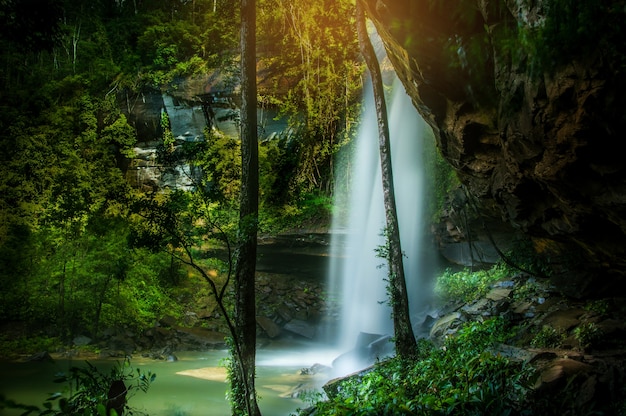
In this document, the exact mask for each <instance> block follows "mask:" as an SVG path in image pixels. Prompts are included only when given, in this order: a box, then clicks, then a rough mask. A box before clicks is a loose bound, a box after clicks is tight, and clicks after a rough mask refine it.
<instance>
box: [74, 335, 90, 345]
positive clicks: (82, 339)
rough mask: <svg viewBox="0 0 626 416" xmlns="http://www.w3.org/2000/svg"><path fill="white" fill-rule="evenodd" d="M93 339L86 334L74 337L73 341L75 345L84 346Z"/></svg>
mask: <svg viewBox="0 0 626 416" xmlns="http://www.w3.org/2000/svg"><path fill="white" fill-rule="evenodd" d="M91 341H92V339H91V338H89V337H87V336H85V335H79V336H77V337H74V339H73V340H72V342H73V343H74V345H76V346H77V347H82V346H85V345H89V344H91Z"/></svg>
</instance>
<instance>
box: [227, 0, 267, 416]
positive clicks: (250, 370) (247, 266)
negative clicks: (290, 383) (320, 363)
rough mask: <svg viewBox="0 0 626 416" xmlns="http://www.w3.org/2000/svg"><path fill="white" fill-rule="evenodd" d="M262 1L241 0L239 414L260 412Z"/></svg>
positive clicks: (237, 270)
mask: <svg viewBox="0 0 626 416" xmlns="http://www.w3.org/2000/svg"><path fill="white" fill-rule="evenodd" d="M256 104H257V100H256V1H255V0H241V157H242V163H241V165H242V172H241V204H240V208H239V250H238V253H237V260H236V265H235V285H236V287H235V311H234V321H235V327H236V331H237V335H238V336H237V340H238V342H239V346H238V351H239V354H234V355H233V359H234V361H235V362H234V367H233V371H232V377H233V380H232V381H231V383H232V385H233V404H232V406H233V414H237V415H241V414H246V415H248V416H257V415H260V414H261V412H260V410H259V407H258V404H257V400H256V391H255V385H254V381H255V380H254V379H255V354H256V303H255V288H254V277H255V270H256V251H257V228H258V224H257V223H258V210H259V154H258V151H259V149H258V142H257V116H256V107H257V105H256Z"/></svg>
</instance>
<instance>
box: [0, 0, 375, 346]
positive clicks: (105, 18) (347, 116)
mask: <svg viewBox="0 0 626 416" xmlns="http://www.w3.org/2000/svg"><path fill="white" fill-rule="evenodd" d="M37 4H39V2H37ZM3 6H5V5H4V4H3ZM32 6H33V5H29V3H28V2H22V1H20V2H7V4H6V7H7V8H9V10H8V11H7V12H3V15H2V19H3V27H4V29H3V38H2V43H3V48H2V50H3V53H2V54H3V79H2V129H1V130H2V155H3V163H2V174H1V175H0V176H1V177H2V195H3V199H2V231H1V235H2V241H3V244H2V267H1V269H2V282H3V285H4V290H3V291H2V302H1V304H2V316H3V317H5V319H8V320H18V321H26V322H29V323H31V324H35V323H37V325H38V327H40V328H48V329H52V328H54V332H55V333H56V334H58V335H59V336H60V337H61V339H71V338H72V337H73V336H75V335H76V334H81V333H85V334H89V335H91V336H95V337H97V336H98V334H99V332H100V331H101V330H102V329H103V328H107V327H111V326H127V325H130V326H137V327H139V328H140V327H142V326H145V325H149V324H150V322H152V321H153V320H154V319H155V318H157V317H158V316H159V314H160V313H162V312H163V311H165V310H167V311H170V313H175V311H176V310H177V306H176V304H175V303H176V302H175V301H173V300H172V296H173V295H172V290H174V289H175V287H176V286H177V283H178V281H179V280H180V275H181V273H184V272H183V270H182V268H181V267H182V265H181V264H180V262H179V261H177V260H176V258H175V257H172V255H171V253H168V251H167V247H168V246H167V244H168V242H171V241H167V238H168V236H167V235H158V233H153V232H148V231H157V230H148V228H149V227H150V224H151V223H155V222H156V221H157V220H158V219H157V218H153V217H154V216H156V215H157V214H156V211H155V210H153V211H152V213H148V214H146V210H148V209H150V208H151V205H150V204H155V206H158V207H160V208H162V209H164V210H165V209H171V210H183V211H186V210H188V209H193V210H194V212H185V215H188V216H189V218H188V220H189V222H188V224H181V225H180V226H183V225H188V226H192V225H193V224H192V222H193V219H194V216H200V217H202V216H206V218H208V219H210V221H213V222H215V223H216V224H215V225H216V226H217V225H219V227H220V228H221V229H222V230H223V231H224V232H225V233H231V235H229V238H231V237H232V233H233V227H234V225H235V223H234V222H233V221H234V219H235V217H236V215H235V209H236V204H237V198H238V192H239V189H240V179H239V177H240V170H241V162H240V161H239V156H238V149H239V144H238V141H237V140H235V138H232V137H221V136H215V133H213V132H210V131H207V132H206V135H207V138H206V141H204V142H202V143H193V144H191V145H190V146H189V148H187V149H180V150H178V151H177V152H176V154H173V153H170V152H169V149H170V147H169V146H172V143H173V140H174V138H173V137H172V136H171V133H169V135H168V123H167V120H166V119H164V120H162V123H161V124H162V125H161V126H160V127H161V128H162V138H161V140H162V146H161V147H162V150H163V151H162V152H161V154H160V155H161V159H162V160H161V161H160V163H162V164H167V163H175V159H176V158H185V159H187V160H190V163H193V165H194V166H197V167H199V168H200V170H201V172H202V175H203V176H202V177H200V178H197V180H198V184H199V185H200V184H201V185H200V186H202V187H203V189H205V190H206V193H205V192H203V195H201V196H197V198H198V200H195V199H194V198H196V196H195V195H189V194H184V193H181V192H176V191H173V192H170V193H159V194H158V195H157V194H152V193H149V192H144V191H143V190H142V189H133V188H132V187H131V186H130V185H129V183H128V181H127V180H126V179H125V175H126V173H127V172H126V171H125V167H127V166H128V162H127V161H128V159H129V158H132V157H133V147H134V146H135V145H136V143H137V141H138V140H142V138H138V137H137V134H136V129H135V128H134V127H133V126H132V125H131V124H130V122H129V114H128V113H125V111H126V106H125V104H124V101H126V100H129V99H136V98H135V97H136V96H137V95H140V94H142V93H143V92H144V91H145V90H150V89H154V90H157V91H160V90H167V89H168V88H170V87H171V86H172V85H173V81H175V80H176V79H178V78H180V77H188V76H192V75H194V74H199V73H204V72H208V71H211V70H215V69H216V68H220V69H222V71H223V72H226V73H230V75H229V76H230V77H232V79H230V80H228V82H229V83H231V84H233V85H234V84H236V83H237V82H238V72H237V71H236V70H235V69H234V68H235V66H236V65H237V59H238V56H239V52H238V31H239V23H238V17H237V16H238V10H237V7H238V5H237V3H236V2H220V1H217V0H216V1H193V2H191V1H179V0H175V1H170V2H168V1H164V2H137V1H135V2H130V1H126V2H124V1H122V2H115V1H101V2H92V1H89V2H80V1H69V2H57V1H49V2H47V3H46V4H44V5H43V6H42V7H32ZM350 7H351V6H350V5H349V4H348V2H328V4H327V5H326V4H321V3H320V4H316V5H311V6H310V8H298V10H295V9H293V7H292V6H290V5H289V4H287V2H282V1H276V2H274V1H268V2H266V3H261V4H259V13H258V19H259V22H258V26H259V27H260V28H264V30H263V31H260V33H259V41H258V43H259V46H258V49H259V64H258V65H259V66H262V67H263V68H264V72H263V77H264V78H263V80H262V83H261V85H260V87H259V100H260V101H262V102H263V103H266V105H268V106H273V107H276V108H277V109H278V110H279V111H280V113H281V114H283V115H284V117H287V118H289V119H290V120H291V121H290V125H291V126H292V128H293V129H294V130H296V131H297V133H296V134H295V135H294V137H296V138H295V139H292V138H291V137H287V136H285V137H281V138H278V139H276V140H271V141H266V140H263V138H262V137H260V140H262V141H263V143H262V146H261V155H260V166H261V167H260V169H261V184H260V188H261V190H260V195H261V197H260V204H261V206H262V209H261V213H262V214H261V215H262V216H263V217H262V218H261V220H260V221H261V223H260V229H261V232H270V233H271V232H276V231H280V230H281V229H284V228H288V227H294V226H297V225H299V224H305V223H307V222H308V223H311V224H314V223H315V222H320V223H325V222H328V221H329V201H330V199H331V198H332V183H333V166H332V162H333V156H334V155H336V154H337V152H338V151H339V149H341V148H342V147H345V146H349V143H350V139H351V135H352V134H353V131H352V130H353V128H352V125H353V124H355V120H356V117H357V113H358V111H359V101H358V97H359V90H360V88H361V75H362V71H363V69H362V65H361V63H360V62H359V61H358V59H357V56H356V52H355V50H356V49H357V48H356V47H355V42H356V38H355V34H354V33H353V30H352V29H351V27H352V26H351V25H350V23H349V21H346V20H342V19H349V16H350V14H349V13H347V12H346V11H347V10H349V9H350ZM11 9H12V10H11ZM33 10H36V12H34V13H33ZM24 33H26V34H27V35H26V36H24V35H23V34H24ZM304 38H306V40H304ZM302 45H306V48H304V47H303V46H302ZM229 71H230V72H229ZM301 74H304V75H303V76H301ZM279 86H282V87H279ZM129 97H130V98H129ZM152 139H153V138H145V137H144V138H143V140H152ZM168 140H169V142H168ZM183 153H184V154H183ZM191 158H193V160H191ZM203 204H204V205H203ZM195 210H197V211H195ZM202 210H206V211H202ZM143 214H146V215H143ZM162 215H167V214H165V213H163V214H162ZM170 215H173V214H170ZM150 216H152V217H150ZM16 276H19V278H16Z"/></svg>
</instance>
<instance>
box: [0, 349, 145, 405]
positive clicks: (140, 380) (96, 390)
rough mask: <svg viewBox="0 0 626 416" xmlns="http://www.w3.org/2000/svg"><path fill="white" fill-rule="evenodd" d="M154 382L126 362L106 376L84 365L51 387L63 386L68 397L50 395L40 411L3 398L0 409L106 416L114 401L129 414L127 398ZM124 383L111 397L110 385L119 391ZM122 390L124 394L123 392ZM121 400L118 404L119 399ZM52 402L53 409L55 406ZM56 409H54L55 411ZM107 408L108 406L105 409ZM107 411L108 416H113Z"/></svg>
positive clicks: (91, 366)
mask: <svg viewBox="0 0 626 416" xmlns="http://www.w3.org/2000/svg"><path fill="white" fill-rule="evenodd" d="M155 379H156V374H154V373H152V372H150V371H148V372H147V373H143V372H141V370H140V369H136V370H133V369H132V367H131V366H130V360H128V359H127V360H125V361H124V362H123V363H118V364H117V365H116V366H114V367H113V368H112V369H111V371H110V372H109V374H106V373H103V372H102V371H101V370H99V369H98V368H96V367H95V366H94V365H92V364H91V363H89V362H87V366H86V367H72V368H70V369H69V371H68V373H60V374H58V375H57V378H56V379H55V380H54V381H55V383H63V384H66V385H67V387H68V391H69V393H67V394H63V393H60V392H58V393H53V394H51V396H50V397H49V398H48V399H47V400H46V401H45V402H44V404H43V409H39V408H38V407H37V406H32V405H24V404H19V403H15V402H14V401H12V400H8V399H6V398H5V397H2V396H0V409H4V408H8V409H22V410H24V413H22V415H23V416H27V415H31V414H33V415H39V416H43V415H46V416H107V406H108V405H109V403H110V402H113V401H117V402H118V405H119V406H123V408H124V410H125V411H128V413H129V414H133V410H132V409H131V408H130V407H129V406H128V404H127V402H126V401H127V399H128V397H129V395H132V394H134V393H135V392H136V391H137V390H141V391H143V392H144V393H145V392H147V391H148V388H149V387H150V385H151V384H152V382H154V380H155ZM120 382H121V383H124V385H123V386H122V387H121V391H119V392H118V391H115V396H113V395H112V393H111V392H113V391H114V390H113V387H112V386H114V383H116V384H115V385H117V386H118V387H119V383H120ZM124 389H125V390H124ZM120 397H121V399H122V400H121V401H120V400H119V398H120ZM55 402H56V406H55ZM55 407H56V408H55ZM109 407H110V406H109ZM116 407H117V406H114V407H112V408H111V410H110V413H108V415H111V416H114V415H117V412H116V411H115V410H114V409H115V408H116Z"/></svg>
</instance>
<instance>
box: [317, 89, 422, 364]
mask: <svg viewBox="0 0 626 416" xmlns="http://www.w3.org/2000/svg"><path fill="white" fill-rule="evenodd" d="M388 108H389V114H388V117H389V130H390V136H391V156H392V164H393V173H394V183H395V184H394V186H395V193H396V205H397V212H398V222H399V227H400V239H401V244H402V249H403V252H404V253H405V257H404V268H405V274H406V279H407V288H408V291H409V301H410V305H411V314H412V315H413V314H414V313H416V311H419V309H420V306H419V303H420V301H421V298H420V296H421V292H423V290H422V288H421V287H420V281H421V280H423V276H422V275H423V273H422V271H423V265H422V260H423V258H424V257H425V256H424V255H423V250H424V248H423V247H422V240H423V235H424V232H423V227H424V221H423V217H424V208H425V201H424V199H425V198H424V187H425V183H424V182H425V181H424V176H425V174H424V167H423V166H424V163H423V152H422V141H423V140H424V137H423V136H424V134H423V133H424V131H425V129H426V125H425V123H424V121H423V120H422V119H421V117H420V116H419V115H418V113H417V111H416V110H415V108H414V106H413V104H412V102H411V99H410V98H409V97H408V95H407V94H406V92H405V90H404V87H403V86H402V85H401V83H400V82H399V81H398V80H397V79H396V80H395V81H394V85H393V88H392V97H391V100H390V105H388ZM361 120H362V121H361V124H360V127H359V132H358V136H357V138H356V140H357V144H356V151H355V155H354V159H353V160H352V161H351V166H352V171H351V173H350V175H349V176H350V177H351V181H350V184H349V185H348V186H347V189H349V191H348V195H337V196H336V198H337V202H338V203H345V204H346V205H347V206H346V208H345V211H346V212H347V213H348V214H347V218H344V219H343V220H342V219H339V218H334V219H333V230H332V234H333V237H332V243H331V244H332V249H331V252H332V258H331V264H330V271H329V288H330V290H331V291H332V292H333V293H335V294H336V297H337V299H336V300H337V302H338V304H339V312H338V315H339V325H338V328H337V329H336V331H337V333H336V334H334V338H335V340H336V342H337V343H338V345H337V346H338V348H339V349H340V350H343V351H348V350H351V349H353V348H355V346H357V347H362V346H363V345H360V346H359V345H356V344H357V343H358V342H363V340H366V341H365V342H368V341H371V340H374V339H376V338H377V336H376V335H367V334H378V335H390V336H392V335H393V321H392V317H391V308H390V306H389V305H388V299H387V290H386V283H387V281H386V279H387V264H386V259H383V258H380V257H378V256H377V254H376V250H377V248H378V247H381V246H382V245H383V244H384V239H383V237H382V232H383V229H384V227H385V211H384V203H383V192H382V179H381V172H380V158H379V150H378V149H379V147H378V125H377V119H376V113H375V107H374V99H373V93H372V88H371V85H369V86H366V88H365V96H364V111H363V114H362V119H361ZM345 188H346V186H343V187H342V189H345ZM341 200H343V201H344V202H339V201H341ZM359 339H360V341H357V340H359ZM356 365H358V364H356ZM348 367H350V366H348ZM356 369H358V368H346V371H345V372H347V371H354V370H356Z"/></svg>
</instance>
